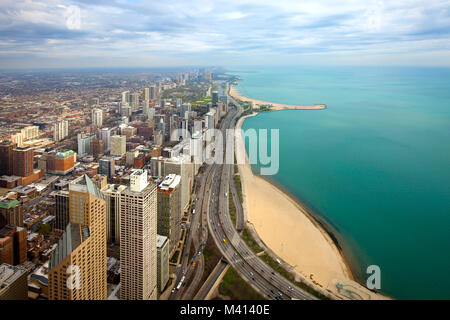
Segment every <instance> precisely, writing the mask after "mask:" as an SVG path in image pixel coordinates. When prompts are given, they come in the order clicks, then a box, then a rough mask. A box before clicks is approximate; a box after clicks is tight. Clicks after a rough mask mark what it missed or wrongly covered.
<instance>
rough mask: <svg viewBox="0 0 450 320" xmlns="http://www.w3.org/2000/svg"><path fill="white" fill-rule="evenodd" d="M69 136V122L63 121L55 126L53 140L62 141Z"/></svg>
mask: <svg viewBox="0 0 450 320" xmlns="http://www.w3.org/2000/svg"><path fill="white" fill-rule="evenodd" d="M68 135H69V121H67V120H61V121H58V122H56V123H55V124H54V125H53V140H54V141H60V140H62V139H64V138H66V137H67V136H68Z"/></svg>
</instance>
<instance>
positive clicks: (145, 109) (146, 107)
mask: <svg viewBox="0 0 450 320" xmlns="http://www.w3.org/2000/svg"><path fill="white" fill-rule="evenodd" d="M149 105H150V101H148V100H144V101H143V102H142V114H143V115H145V116H146V117H148V110H149Z"/></svg>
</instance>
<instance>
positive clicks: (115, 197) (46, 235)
mask: <svg viewBox="0 0 450 320" xmlns="http://www.w3.org/2000/svg"><path fill="white" fill-rule="evenodd" d="M188 79H189V75H188V74H182V75H180V76H179V79H178V80H177V83H179V82H180V81H181V82H182V83H186V81H187V80H188ZM173 87H174V86H173V85H171V84H167V83H166V84H165V87H163V86H161V85H160V84H154V85H150V86H149V87H148V88H144V89H143V90H142V94H140V93H138V92H130V91H124V92H122V93H121V95H120V98H119V101H118V102H113V103H111V104H109V105H108V106H101V105H100V104H99V101H96V102H95V104H94V105H92V106H91V107H90V108H88V110H87V111H88V113H86V112H84V113H83V114H82V115H80V117H81V119H78V118H75V119H72V118H69V119H67V118H62V119H57V121H56V122H55V123H54V125H53V139H52V141H51V143H48V140H46V139H47V138H44V139H41V138H40V134H39V128H38V130H37V131H34V130H35V129H33V131H31V130H30V132H29V133H27V137H26V138H25V133H24V139H23V141H18V140H17V139H16V138H15V137H13V135H11V136H10V137H9V139H7V140H4V141H3V142H1V143H0V163H1V165H0V187H1V188H3V189H4V190H6V191H7V193H3V195H2V196H1V197H0V213H1V214H0V299H5V298H11V297H12V296H14V297H15V298H20V297H22V298H23V297H28V298H30V297H31V298H33V297H34V298H36V297H39V298H42V297H43V298H48V299H55V300H79V299H108V298H109V299H115V298H119V299H138V300H140V299H144V300H145V299H157V298H158V297H159V296H160V295H161V293H162V292H163V291H164V290H165V289H166V288H167V286H168V283H169V278H170V277H169V274H170V272H169V259H170V257H171V256H172V255H173V254H174V252H175V251H176V250H180V248H179V244H180V243H179V241H180V235H181V233H182V227H183V224H182V220H183V217H184V216H185V215H186V214H188V212H189V205H190V203H191V201H192V199H191V193H192V188H193V183H194V177H195V175H196V174H197V172H198V170H199V168H200V166H201V165H202V164H203V163H204V161H205V160H206V159H207V158H208V157H211V156H212V154H210V153H208V151H207V150H213V149H214V148H213V147H212V148H207V144H212V145H214V137H212V136H208V135H211V133H210V130H209V129H213V128H215V127H216V126H217V124H218V122H219V120H220V118H221V117H223V116H224V115H225V114H226V112H227V105H228V101H227V99H226V94H225V95H220V96H219V94H218V92H217V91H213V92H212V101H211V103H209V104H208V105H206V106H204V105H203V106H196V105H192V104H190V103H183V102H182V100H181V98H177V99H161V93H162V91H163V90H164V88H166V89H170V88H173ZM225 90H226V88H224V89H223V92H225ZM69 114H71V115H72V114H73V113H72V112H69ZM83 119H87V121H84V120H83ZM72 123H75V124H78V126H76V127H74V130H72ZM82 123H84V125H80V124H82ZM28 127H29V126H28ZM28 127H25V128H28ZM180 129H181V130H180ZM27 130H28V129H27ZM175 132H177V133H175ZM178 132H179V134H178ZM14 134H17V133H14ZM21 134H22V133H21ZM188 135H190V136H188ZM27 141H28V142H27ZM209 152H211V151H209ZM30 208H32V209H33V210H30ZM47 226H50V227H49V229H48V230H47ZM114 249H116V250H115V251H114ZM24 270H26V271H27V272H24ZM24 274H25V279H27V281H26V282H23V281H22V280H23V275H24ZM2 277H3V278H2ZM2 279H3V280H2ZM13 280H14V281H13ZM111 282H119V283H115V284H116V285H117V286H115V287H114V288H115V290H112V292H111V290H109V289H110V283H111ZM24 283H26V284H27V287H26V294H25V293H24V290H19V289H17V288H19V287H21V288H23V284H24ZM8 288H9V289H8ZM2 292H3V293H2Z"/></svg>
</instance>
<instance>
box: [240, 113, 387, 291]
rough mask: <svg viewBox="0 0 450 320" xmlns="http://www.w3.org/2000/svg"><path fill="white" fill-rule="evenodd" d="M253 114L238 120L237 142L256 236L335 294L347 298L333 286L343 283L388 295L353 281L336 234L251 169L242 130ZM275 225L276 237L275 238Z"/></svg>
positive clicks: (246, 202) (246, 201) (248, 212)
mask: <svg viewBox="0 0 450 320" xmlns="http://www.w3.org/2000/svg"><path fill="white" fill-rule="evenodd" d="M276 110H283V109H276ZM255 115H257V113H253V114H251V115H247V116H245V117H242V118H241V119H239V121H238V123H237V124H236V130H237V134H236V141H235V144H236V159H237V162H238V163H239V165H238V167H239V173H240V175H241V181H242V188H243V195H244V203H243V207H244V211H245V215H246V216H247V219H248V220H250V221H251V223H252V225H253V227H254V229H255V231H256V232H257V234H258V237H260V238H261V240H262V241H263V242H264V243H265V244H266V245H267V247H269V248H270V249H271V250H272V251H273V252H274V253H275V254H276V255H277V256H279V257H280V258H281V259H283V260H284V261H286V262H287V263H288V264H289V265H291V266H294V267H292V269H293V271H294V272H295V273H296V274H297V275H300V276H302V277H304V278H307V279H308V280H310V281H311V280H313V281H314V282H316V283H319V287H321V288H322V289H324V290H328V291H331V292H332V293H333V294H335V295H336V296H338V297H341V298H344V299H348V297H346V296H345V295H342V294H341V293H340V292H338V289H337V284H338V283H340V284H343V285H344V287H345V286H349V287H352V291H353V292H355V294H356V295H357V296H359V297H361V299H363V297H368V299H389V297H386V296H383V295H382V294H380V293H375V292H372V291H370V290H368V289H367V288H365V287H363V286H362V285H361V284H359V283H358V282H356V280H355V277H354V275H353V273H352V271H351V268H350V267H349V265H348V263H347V261H346V260H345V256H344V253H343V249H342V246H341V244H340V243H339V241H338V238H337V237H336V235H335V234H334V233H333V231H331V230H329V228H328V227H327V226H326V223H325V222H324V221H322V220H321V218H320V217H318V216H317V215H316V214H315V213H314V212H313V211H312V209H310V208H309V207H308V206H306V205H304V204H303V203H302V202H301V201H300V200H299V199H297V198H296V197H295V196H293V195H292V194H291V193H290V192H289V191H287V190H284V189H283V188H282V187H280V186H278V185H277V184H276V183H272V182H271V181H268V180H267V179H265V178H263V177H261V176H259V175H257V174H255V173H253V170H252V168H251V165H250V164H249V161H248V155H247V151H246V149H245V145H244V143H243V140H242V135H241V129H242V125H243V123H244V121H245V119H246V118H248V117H252V116H255ZM252 189H254V190H252ZM264 193H265V195H264ZM274 203H276V204H275V205H274ZM274 213H276V217H275V218H276V219H274V216H275V215H274ZM277 229H279V231H280V233H279V234H280V236H276V232H277ZM289 229H290V230H289ZM274 233H275V235H274ZM280 242H281V244H280ZM283 242H284V243H283ZM356 292H358V293H356Z"/></svg>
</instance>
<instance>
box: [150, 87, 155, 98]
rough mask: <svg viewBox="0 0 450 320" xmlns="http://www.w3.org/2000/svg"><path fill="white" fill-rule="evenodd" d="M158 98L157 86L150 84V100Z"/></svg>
mask: <svg viewBox="0 0 450 320" xmlns="http://www.w3.org/2000/svg"><path fill="white" fill-rule="evenodd" d="M155 99H156V86H155V85H152V86H150V100H155Z"/></svg>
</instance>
